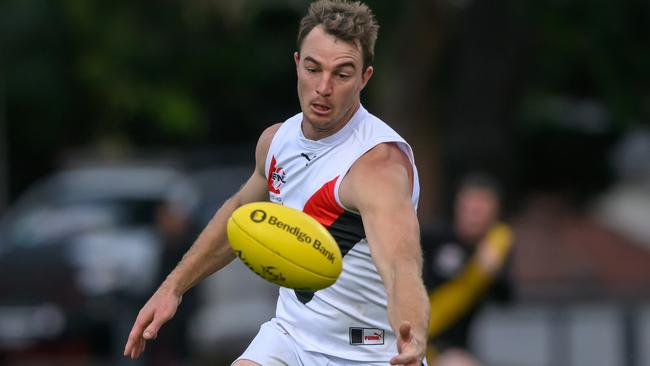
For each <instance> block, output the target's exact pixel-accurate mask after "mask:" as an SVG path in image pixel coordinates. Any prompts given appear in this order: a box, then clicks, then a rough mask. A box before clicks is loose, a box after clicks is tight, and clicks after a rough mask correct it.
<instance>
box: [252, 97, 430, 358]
mask: <svg viewBox="0 0 650 366" xmlns="http://www.w3.org/2000/svg"><path fill="white" fill-rule="evenodd" d="M302 118H303V116H302V113H300V114H297V115H295V116H294V117H292V118H290V119H288V120H287V121H285V122H284V123H283V124H282V126H281V127H280V128H279V129H278V130H277V132H276V134H275V136H274V137H273V141H272V142H271V146H270V148H269V152H268V155H267V158H266V169H265V171H266V172H267V174H268V175H267V178H268V185H269V198H270V200H271V201H272V202H276V203H280V204H283V205H286V206H289V207H293V208H296V209H299V210H302V211H304V212H306V213H307V214H309V215H311V216H312V217H314V218H315V219H316V220H318V221H319V222H320V223H321V224H322V225H323V226H325V227H326V228H327V229H328V231H329V232H330V233H331V234H332V236H333V237H334V238H335V239H336V241H337V243H338V245H339V247H340V248H341V253H342V254H343V271H342V272H341V275H340V277H339V278H338V280H337V281H336V283H335V284H334V285H332V286H330V287H328V288H326V289H323V290H319V291H316V292H315V293H312V292H300V291H294V290H292V289H288V288H280V296H279V299H278V304H277V309H276V317H277V320H278V322H279V323H280V324H281V325H282V326H283V327H284V328H285V329H286V330H287V331H288V332H289V334H291V335H292V336H293V337H294V338H295V340H296V342H297V343H298V344H299V345H300V346H302V347H303V348H304V349H305V350H307V351H316V352H321V353H325V354H329V355H332V356H336V357H340V358H344V359H349V360H357V361H388V360H390V358H391V357H393V356H395V355H396V354H397V346H396V338H395V334H394V332H393V331H392V328H391V327H390V324H389V322H388V315H387V311H386V306H387V296H386V290H385V288H384V285H383V281H382V279H381V277H380V276H379V273H378V271H377V268H376V267H375V264H374V262H373V260H372V258H371V256H370V249H369V247H368V242H367V241H366V239H365V237H366V235H365V233H364V228H363V224H362V221H361V216H360V215H359V214H358V213H356V212H353V211H351V210H349V209H347V208H345V207H343V205H342V203H341V201H340V199H339V192H338V191H339V185H340V184H341V181H342V180H343V177H344V176H345V175H346V173H347V172H348V170H349V169H350V167H351V166H352V164H353V163H354V162H355V161H356V160H357V159H358V158H359V157H360V156H361V155H363V154H364V153H365V152H367V151H368V150H370V149H371V148H373V147H374V146H376V145H377V144H380V143H384V142H394V143H397V144H398V146H399V147H400V149H401V150H402V151H403V152H404V153H405V154H406V155H407V156H408V158H409V160H410V161H411V164H412V166H413V173H414V174H413V195H412V201H413V205H414V206H417V200H418V197H419V183H418V177H417V170H416V168H415V163H414V158H413V152H412V150H411V148H410V146H409V145H408V144H407V143H406V141H404V139H402V138H401V137H400V136H399V135H398V134H397V133H396V132H395V131H394V130H393V129H391V128H390V127H389V126H388V125H386V124H385V123H384V122H382V121H381V120H379V119H378V118H377V117H375V116H373V115H371V114H370V113H368V112H367V111H366V110H365V109H364V108H363V107H362V106H361V107H359V110H358V111H357V112H356V113H355V115H354V116H353V117H352V119H351V120H350V121H349V122H348V123H347V124H346V125H345V126H344V127H343V128H342V129H341V130H339V131H338V132H336V133H335V134H333V135H332V136H328V137H326V138H323V139H320V140H309V139H307V138H305V136H304V135H303V134H302V128H301V122H302ZM378 199H381V198H380V197H378Z"/></svg>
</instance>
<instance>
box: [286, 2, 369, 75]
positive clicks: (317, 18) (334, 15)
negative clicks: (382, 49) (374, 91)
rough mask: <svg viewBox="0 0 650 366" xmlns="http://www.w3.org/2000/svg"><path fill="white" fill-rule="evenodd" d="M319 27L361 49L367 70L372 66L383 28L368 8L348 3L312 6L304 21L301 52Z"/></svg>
mask: <svg viewBox="0 0 650 366" xmlns="http://www.w3.org/2000/svg"><path fill="white" fill-rule="evenodd" d="M319 25H322V26H323V29H324V30H325V32H326V33H327V34H330V35H332V36H334V37H336V38H338V39H340V40H343V41H345V42H350V43H354V44H355V45H357V47H360V48H361V52H362V53H363V70H365V69H366V68H368V66H370V65H372V60H373V58H374V57H375V41H377V33H378V31H379V25H378V24H377V22H376V21H375V16H374V15H373V14H372V10H370V8H369V7H368V6H367V5H366V4H363V3H361V2H359V1H354V2H348V1H346V0H319V1H316V2H314V3H312V4H311V5H310V6H309V10H308V12H307V15H305V16H304V17H303V18H302V20H301V21H300V29H299V30H298V52H300V50H301V48H302V42H303V41H304V39H305V37H307V34H309V32H311V31H312V30H313V29H314V28H315V27H317V26H319Z"/></svg>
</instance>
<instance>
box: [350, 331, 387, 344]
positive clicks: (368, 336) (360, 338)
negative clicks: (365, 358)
mask: <svg viewBox="0 0 650 366" xmlns="http://www.w3.org/2000/svg"><path fill="white" fill-rule="evenodd" d="M350 344H352V345H373V344H384V330H383V329H378V328H352V327H351V328H350Z"/></svg>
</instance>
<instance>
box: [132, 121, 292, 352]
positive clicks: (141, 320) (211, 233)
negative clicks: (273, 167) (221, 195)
mask: <svg viewBox="0 0 650 366" xmlns="http://www.w3.org/2000/svg"><path fill="white" fill-rule="evenodd" d="M279 127H280V124H276V125H273V126H271V127H269V128H267V129H266V130H265V131H264V132H263V133H262V135H261V136H260V138H259V140H258V143H257V147H256V149H255V170H254V171H253V174H252V175H251V177H250V178H249V179H248V181H247V182H246V183H245V184H244V185H243V186H242V188H241V189H240V190H239V191H238V192H237V193H235V194H234V195H233V196H232V197H231V198H230V199H228V200H227V201H226V202H225V203H224V204H223V205H222V206H221V208H220V209H219V210H218V211H217V212H216V214H215V215H214V217H213V218H212V219H211V220H210V222H209V223H208V225H206V227H205V228H204V229H203V231H202V232H201V234H200V235H199V236H198V238H197V239H196V241H195V242H194V244H192V247H191V248H190V249H189V250H188V251H187V253H185V255H184V256H183V258H182V260H181V261H180V262H179V263H178V265H177V266H176V268H175V269H174V270H173V271H172V272H171V273H170V274H169V275H168V276H167V278H166V279H165V281H163V283H162V284H161V285H160V287H159V288H158V290H156V292H155V293H154V294H153V295H152V296H151V298H150V299H149V301H148V302H147V303H146V304H145V305H144V307H143V308H142V309H141V310H140V312H139V313H138V316H137V318H136V321H135V323H134V325H133V328H132V330H131V333H130V334H129V338H128V340H127V343H126V346H125V348H124V356H127V357H131V358H137V357H139V356H140V354H141V353H142V352H143V351H144V349H145V346H146V342H147V340H150V339H155V338H156V336H157V334H158V330H159V329H160V327H161V326H162V325H163V324H164V323H165V322H166V321H168V320H169V319H171V318H172V317H173V316H174V314H175V313H176V309H177V308H178V305H179V304H180V302H181V298H182V295H183V294H184V293H185V292H186V291H187V290H189V289H190V288H192V287H193V286H194V285H196V284H197V283H199V282H200V281H201V280H202V279H204V278H205V277H207V276H209V275H210V274H212V273H214V272H216V271H218V270H219V269H221V268H223V267H224V266H225V265H227V264H228V263H230V262H231V261H232V260H233V259H234V258H235V254H234V253H233V251H232V249H231V247H230V245H229V244H228V239H227V237H226V223H227V221H228V218H229V217H230V215H231V214H232V212H233V211H234V210H235V209H237V207H239V206H241V205H243V204H245V203H249V202H254V201H265V200H267V199H268V188H267V180H266V178H265V172H264V167H265V161H266V154H267V152H268V150H269V146H270V145H271V141H272V140H273V136H274V135H275V132H276V131H277V129H278V128H279Z"/></svg>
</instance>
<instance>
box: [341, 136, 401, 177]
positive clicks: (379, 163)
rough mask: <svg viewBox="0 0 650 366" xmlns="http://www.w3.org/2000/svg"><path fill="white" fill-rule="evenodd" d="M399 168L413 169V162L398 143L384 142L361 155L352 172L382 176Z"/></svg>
mask: <svg viewBox="0 0 650 366" xmlns="http://www.w3.org/2000/svg"><path fill="white" fill-rule="evenodd" d="M397 167H404V168H406V169H407V170H410V169H411V162H410V160H409V158H408V156H407V155H406V153H405V152H404V151H403V150H402V149H401V148H400V146H399V143H398V142H382V143H379V144H377V145H375V146H373V147H372V148H371V149H369V150H368V151H367V152H366V153H364V154H363V155H361V157H359V159H357V161H355V162H354V164H353V165H352V168H351V171H353V170H357V171H361V172H364V174H366V173H370V174H372V175H374V174H381V173H383V172H386V171H391V170H392V169H395V168H397Z"/></svg>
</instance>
